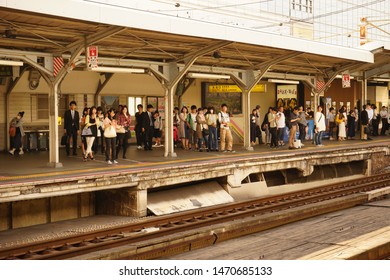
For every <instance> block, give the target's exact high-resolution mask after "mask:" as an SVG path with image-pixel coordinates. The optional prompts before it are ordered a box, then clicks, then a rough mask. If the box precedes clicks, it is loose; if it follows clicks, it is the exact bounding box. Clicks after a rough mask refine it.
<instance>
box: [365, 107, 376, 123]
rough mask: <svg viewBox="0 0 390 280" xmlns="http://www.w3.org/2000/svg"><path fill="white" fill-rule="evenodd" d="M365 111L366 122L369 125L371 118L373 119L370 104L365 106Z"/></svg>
mask: <svg viewBox="0 0 390 280" xmlns="http://www.w3.org/2000/svg"><path fill="white" fill-rule="evenodd" d="M366 111H367V114H368V122H369V123H371V120H372V118H373V117H374V110H373V109H372V107H371V105H370V104H367V107H366Z"/></svg>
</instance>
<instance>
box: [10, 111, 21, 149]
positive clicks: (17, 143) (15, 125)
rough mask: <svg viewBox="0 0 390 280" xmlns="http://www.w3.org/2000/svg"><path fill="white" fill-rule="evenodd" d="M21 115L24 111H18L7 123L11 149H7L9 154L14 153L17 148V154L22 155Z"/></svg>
mask: <svg viewBox="0 0 390 280" xmlns="http://www.w3.org/2000/svg"><path fill="white" fill-rule="evenodd" d="M23 116H24V112H19V113H18V115H17V116H16V117H15V118H13V119H12V120H11V122H10V124H9V136H10V137H11V149H10V150H9V151H8V153H10V154H11V155H14V154H15V151H16V150H19V155H23V148H22V146H23V145H22V137H23V136H24V130H23Z"/></svg>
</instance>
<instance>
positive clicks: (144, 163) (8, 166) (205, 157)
mask: <svg viewBox="0 0 390 280" xmlns="http://www.w3.org/2000/svg"><path fill="white" fill-rule="evenodd" d="M324 144H325V146H324V147H316V146H314V145H313V144H311V143H310V142H309V141H307V142H305V147H304V148H302V149H297V150H293V151H292V150H289V149H288V147H287V146H284V147H282V148H280V149H270V148H269V147H268V146H265V145H255V146H254V151H247V150H245V149H243V148H242V146H241V145H236V146H235V147H234V149H235V151H236V153H221V152H202V153H200V152H195V151H187V150H182V149H180V148H178V149H176V152H177V157H176V158H170V157H168V158H166V157H164V148H163V147H159V148H154V150H153V151H144V150H137V149H136V147H135V146H134V145H130V147H129V149H128V151H127V159H122V158H119V160H118V161H119V164H117V165H107V163H106V162H105V156H104V155H102V154H101V153H98V154H97V155H95V160H94V161H88V162H83V161H82V156H81V150H79V151H78V156H71V157H66V155H65V149H64V148H61V149H60V162H61V163H62V164H63V167H62V168H50V167H47V163H48V160H49V154H48V152H47V151H34V152H25V154H24V155H22V156H19V155H15V156H11V155H9V154H8V153H0V167H1V168H0V187H1V186H2V185H6V184H9V183H15V182H26V181H27V182H28V181H37V180H44V179H48V178H66V177H69V176H82V175H86V174H88V175H90V174H96V173H101V172H108V173H109V172H110V171H116V172H117V171H118V170H129V169H132V170H143V169H150V168H158V167H159V166H164V167H167V166H172V165H175V166H177V164H180V163H199V162H204V161H213V160H214V161H221V160H222V161H225V160H227V161H231V160H234V159H235V158H245V157H253V156H256V157H260V156H262V155H275V154H279V155H284V154H285V155H293V154H304V153H306V152H313V151H317V150H318V151H324V150H332V149H343V148H353V147H364V146H371V145H378V144H381V145H383V144H385V145H386V144H387V145H390V137H388V136H384V137H376V138H375V139H374V140H373V141H360V140H349V141H341V142H340V141H328V140H324Z"/></svg>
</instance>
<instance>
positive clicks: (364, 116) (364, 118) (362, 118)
mask: <svg viewBox="0 0 390 280" xmlns="http://www.w3.org/2000/svg"><path fill="white" fill-rule="evenodd" d="M360 122H361V124H362V125H368V113H367V111H366V110H363V111H362V112H361V113H360Z"/></svg>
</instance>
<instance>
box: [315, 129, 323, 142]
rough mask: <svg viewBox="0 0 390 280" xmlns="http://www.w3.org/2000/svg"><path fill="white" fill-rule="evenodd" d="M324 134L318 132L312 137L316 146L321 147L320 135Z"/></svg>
mask: <svg viewBox="0 0 390 280" xmlns="http://www.w3.org/2000/svg"><path fill="white" fill-rule="evenodd" d="M323 133H324V132H323V131H320V132H317V133H316V134H315V135H314V144H316V145H322V134H323Z"/></svg>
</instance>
